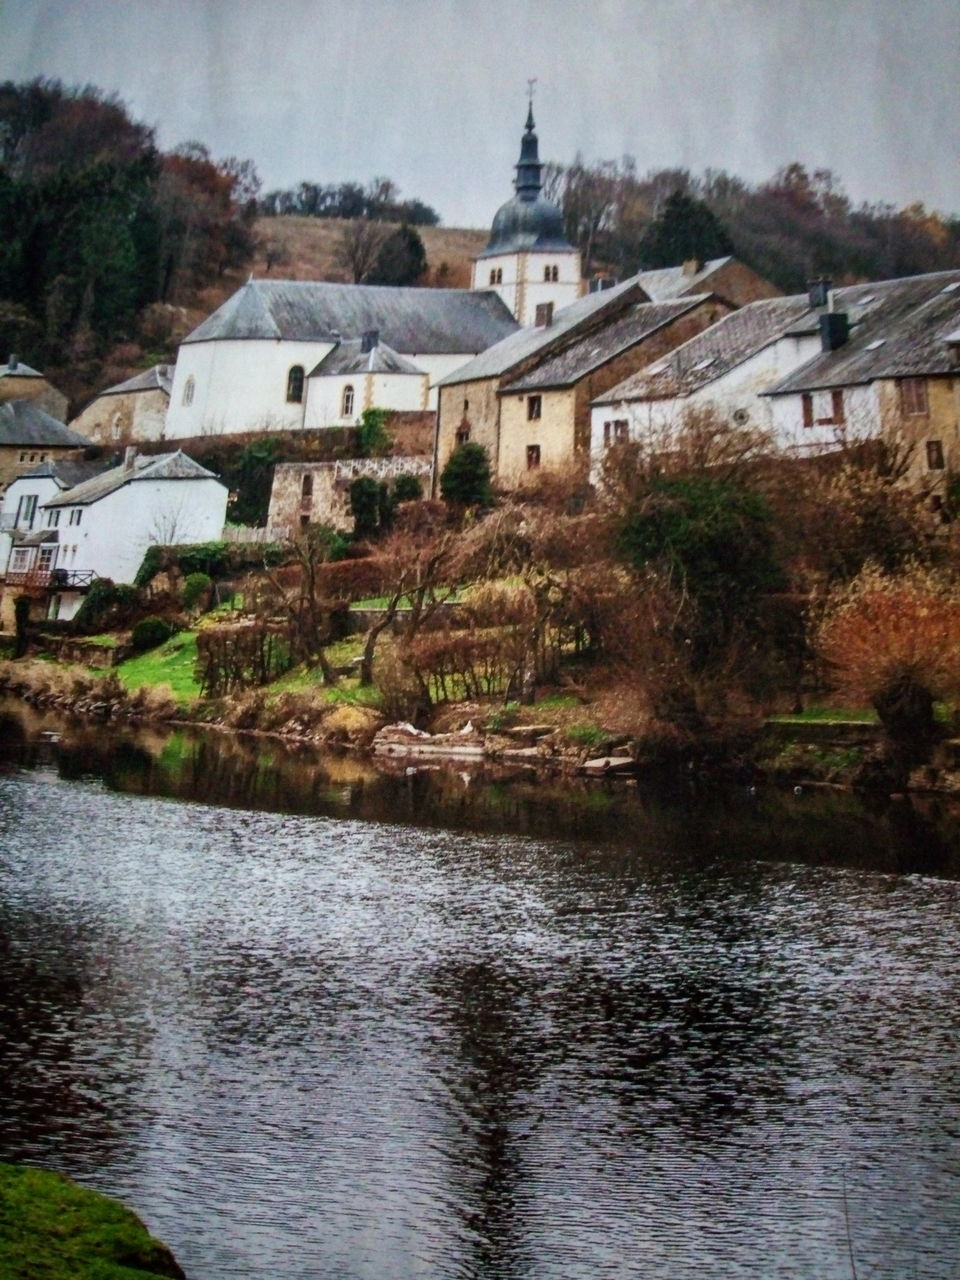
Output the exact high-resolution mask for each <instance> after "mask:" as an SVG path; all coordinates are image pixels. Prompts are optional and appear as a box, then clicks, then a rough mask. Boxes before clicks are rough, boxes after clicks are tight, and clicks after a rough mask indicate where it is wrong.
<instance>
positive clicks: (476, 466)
mask: <svg viewBox="0 0 960 1280" xmlns="http://www.w3.org/2000/svg"><path fill="white" fill-rule="evenodd" d="M440 493H441V495H442V496H443V498H444V500H445V501H446V502H455V503H458V504H459V505H460V506H464V507H489V506H490V505H491V503H492V502H493V493H492V490H491V488H490V459H489V458H488V457H487V451H486V449H484V447H483V445H481V444H476V443H471V442H470V441H468V442H467V443H466V444H461V445H458V446H457V447H456V449H454V451H453V453H451V455H450V457H449V459H448V460H447V465H446V466H445V467H444V468H443V472H442V473H441V476H440Z"/></svg>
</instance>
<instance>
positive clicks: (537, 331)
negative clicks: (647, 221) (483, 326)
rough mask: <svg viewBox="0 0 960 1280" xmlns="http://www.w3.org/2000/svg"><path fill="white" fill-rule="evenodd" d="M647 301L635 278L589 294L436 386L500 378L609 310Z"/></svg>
mask: <svg viewBox="0 0 960 1280" xmlns="http://www.w3.org/2000/svg"><path fill="white" fill-rule="evenodd" d="M646 298H647V295H646V294H645V293H644V291H643V290H642V289H641V288H640V286H639V285H638V283H637V280H636V277H633V278H632V279H630V280H624V281H623V283H622V284H619V285H616V286H615V287H614V288H612V289H604V290H603V292H601V293H588V294H586V295H585V296H584V297H582V298H578V299H577V301H576V302H571V303H570V305H569V306H568V307H562V308H561V309H560V310H559V311H555V312H554V314H553V320H552V322H551V323H550V324H549V325H546V326H540V327H539V328H538V327H537V326H536V325H527V327H526V328H524V329H518V330H517V332H516V333H511V334H510V336H509V337H507V338H504V339H503V340H502V341H500V342H498V343H497V344H496V345H495V346H492V347H490V348H489V349H488V350H487V351H482V352H481V353H480V354H479V355H478V356H474V358H473V359H472V360H470V361H469V362H468V363H467V364H465V365H462V366H461V367H460V368H459V369H455V370H454V371H453V373H449V374H447V376H446V377H445V378H441V379H440V381H439V383H438V384H437V385H438V386H441V387H451V386H455V385H456V384H457V383H461V382H474V381H477V380H478V379H482V378H496V377H500V376H502V375H503V374H505V373H509V372H510V370H511V369H515V368H516V367H517V366H518V365H520V364H522V363H523V362H524V361H526V360H529V359H530V358H531V357H533V356H535V355H536V354H537V352H538V351H544V352H546V351H549V350H550V349H551V348H553V347H555V346H557V345H558V344H559V345H562V344H563V342H564V341H565V339H567V338H568V337H569V336H570V335H571V334H573V333H575V332H576V330H577V329H579V328H581V327H583V326H585V325H592V324H593V323H595V322H596V321H598V320H599V319H600V318H601V317H602V316H603V315H604V313H605V312H606V311H610V312H612V313H614V314H615V313H616V312H617V311H619V310H621V309H622V308H623V307H625V306H626V305H628V304H629V303H630V302H633V301H640V302H643V301H646Z"/></svg>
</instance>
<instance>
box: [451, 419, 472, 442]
mask: <svg viewBox="0 0 960 1280" xmlns="http://www.w3.org/2000/svg"><path fill="white" fill-rule="evenodd" d="M454 439H455V440H456V442H457V444H467V443H468V442H469V440H470V428H469V427H468V426H467V424H466V423H465V422H461V424H460V426H459V427H457V434H456V435H455V436H454Z"/></svg>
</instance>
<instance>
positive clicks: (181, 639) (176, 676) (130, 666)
mask: <svg viewBox="0 0 960 1280" xmlns="http://www.w3.org/2000/svg"><path fill="white" fill-rule="evenodd" d="M196 661H197V636H196V632H194V631H179V632H177V634H176V635H175V636H171V638H170V639H169V640H168V641H167V642H166V644H162V645H160V647H159V648H157V649H151V650H150V651H149V652H148V653H141V654H140V655H139V656H138V657H136V658H128V659H127V661H126V662H121V664H120V665H119V666H118V667H117V668H115V670H116V673H117V678H118V679H119V680H120V682H121V684H122V685H123V686H124V688H125V689H128V690H130V692H131V693H132V692H133V691H134V690H136V689H140V688H142V687H143V686H144V685H146V686H148V687H153V686H155V685H160V684H166V685H169V686H170V689H171V691H172V693H173V696H174V698H176V700H177V702H180V703H186V702H193V701H194V700H195V699H196V698H199V696H200V686H199V685H198V684H197V682H196V680H195V679H194V676H193V671H194V667H195V665H196Z"/></svg>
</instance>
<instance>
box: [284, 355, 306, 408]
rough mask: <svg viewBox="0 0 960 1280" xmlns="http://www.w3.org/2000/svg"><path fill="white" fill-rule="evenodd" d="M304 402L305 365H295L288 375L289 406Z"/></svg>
mask: <svg viewBox="0 0 960 1280" xmlns="http://www.w3.org/2000/svg"><path fill="white" fill-rule="evenodd" d="M302 400H303V365H302V364H295V365H294V366H293V368H292V369H291V370H290V372H289V373H288V374H287V404H300V403H301V401H302Z"/></svg>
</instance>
